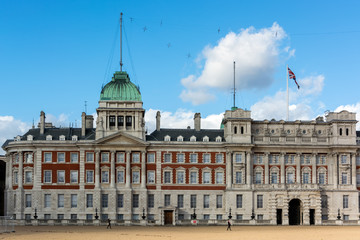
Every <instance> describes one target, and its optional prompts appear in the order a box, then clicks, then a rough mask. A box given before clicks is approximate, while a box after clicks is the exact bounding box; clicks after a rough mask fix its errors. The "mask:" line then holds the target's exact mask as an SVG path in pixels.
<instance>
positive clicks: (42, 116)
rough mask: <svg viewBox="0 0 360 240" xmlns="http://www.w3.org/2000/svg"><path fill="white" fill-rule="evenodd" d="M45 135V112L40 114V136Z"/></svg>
mask: <svg viewBox="0 0 360 240" xmlns="http://www.w3.org/2000/svg"><path fill="white" fill-rule="evenodd" d="M44 133H45V113H44V112H43V111H41V112H40V134H44Z"/></svg>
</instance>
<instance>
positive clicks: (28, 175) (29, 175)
mask: <svg viewBox="0 0 360 240" xmlns="http://www.w3.org/2000/svg"><path fill="white" fill-rule="evenodd" d="M25 183H26V184H30V183H32V171H25Z"/></svg>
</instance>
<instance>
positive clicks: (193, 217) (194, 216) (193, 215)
mask: <svg viewBox="0 0 360 240" xmlns="http://www.w3.org/2000/svg"><path fill="white" fill-rule="evenodd" d="M191 217H192V219H193V220H195V219H196V212H195V208H194V213H193V214H192V215H191Z"/></svg>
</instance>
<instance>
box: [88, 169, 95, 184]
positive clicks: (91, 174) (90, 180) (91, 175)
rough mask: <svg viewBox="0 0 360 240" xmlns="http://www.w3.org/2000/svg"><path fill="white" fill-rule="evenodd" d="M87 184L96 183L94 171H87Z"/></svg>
mask: <svg viewBox="0 0 360 240" xmlns="http://www.w3.org/2000/svg"><path fill="white" fill-rule="evenodd" d="M86 182H87V183H94V171H93V170H86Z"/></svg>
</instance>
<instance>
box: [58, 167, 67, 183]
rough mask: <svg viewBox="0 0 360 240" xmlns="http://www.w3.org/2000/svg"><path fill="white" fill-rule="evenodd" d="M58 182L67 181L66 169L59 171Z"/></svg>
mask: <svg viewBox="0 0 360 240" xmlns="http://www.w3.org/2000/svg"><path fill="white" fill-rule="evenodd" d="M57 183H65V171H63V170H59V171H57Z"/></svg>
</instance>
